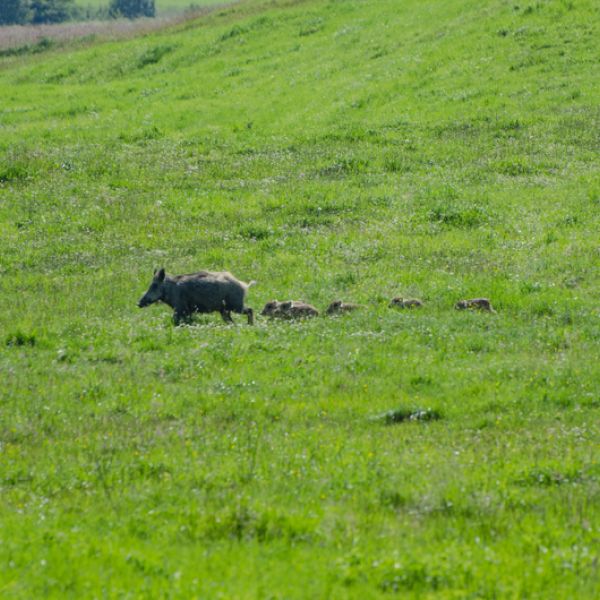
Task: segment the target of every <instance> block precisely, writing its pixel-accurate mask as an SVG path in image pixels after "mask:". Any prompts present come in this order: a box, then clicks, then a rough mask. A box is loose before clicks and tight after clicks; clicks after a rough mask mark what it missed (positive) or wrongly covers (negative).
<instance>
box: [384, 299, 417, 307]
mask: <svg viewBox="0 0 600 600" xmlns="http://www.w3.org/2000/svg"><path fill="white" fill-rule="evenodd" d="M392 306H394V307H396V308H421V307H422V306H423V301H422V300H419V299H418V298H400V297H397V298H392V301H391V302H390V307H392Z"/></svg>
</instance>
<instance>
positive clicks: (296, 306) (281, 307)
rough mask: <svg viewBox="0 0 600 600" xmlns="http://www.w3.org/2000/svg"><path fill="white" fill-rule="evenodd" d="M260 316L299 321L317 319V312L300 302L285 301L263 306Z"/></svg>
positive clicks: (268, 303)
mask: <svg viewBox="0 0 600 600" xmlns="http://www.w3.org/2000/svg"><path fill="white" fill-rule="evenodd" d="M260 314H261V315H263V316H265V317H271V318H277V319H299V318H305V317H317V316H318V315H319V311H318V310H317V309H316V308H315V307H314V306H312V305H310V304H306V302H300V301H299V300H287V301H285V302H278V301H277V300H271V301H270V302H267V303H266V304H265V307H264V308H263V310H262V312H261V313H260Z"/></svg>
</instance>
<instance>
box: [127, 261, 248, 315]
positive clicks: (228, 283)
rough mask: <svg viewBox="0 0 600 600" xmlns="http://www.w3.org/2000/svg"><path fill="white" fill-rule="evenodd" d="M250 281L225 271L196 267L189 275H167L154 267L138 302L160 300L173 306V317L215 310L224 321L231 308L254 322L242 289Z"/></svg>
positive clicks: (142, 303) (143, 305)
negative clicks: (151, 276) (149, 281)
mask: <svg viewBox="0 0 600 600" xmlns="http://www.w3.org/2000/svg"><path fill="white" fill-rule="evenodd" d="M253 283H254V281H252V282H250V283H244V282H243V281H240V280H239V279H236V278H235V277H234V276H233V275H232V274H231V273H229V272H227V271H217V272H210V271H198V273H191V274H189V275H175V276H173V277H170V276H169V275H166V274H165V270H164V269H160V271H154V278H153V279H152V283H151V284H150V287H149V288H148V291H147V292H146V293H145V294H144V295H143V296H142V297H141V298H140V300H139V302H138V306H139V307H140V308H144V307H145V306H149V305H150V304H154V303H155V302H159V301H160V302H164V303H165V304H168V305H169V306H170V307H171V308H172V309H173V311H174V312H173V321H174V322H175V325H179V323H180V322H181V321H189V319H190V318H191V316H192V314H193V313H195V312H197V313H210V312H219V313H221V316H222V317H223V320H224V321H225V322H226V323H231V322H233V319H232V318H231V311H233V312H236V313H238V314H243V315H247V316H248V324H249V325H252V324H253V323H254V313H253V311H252V309H251V308H244V298H245V296H246V290H247V289H248V288H249V287H250V286H251V285H252V284H253Z"/></svg>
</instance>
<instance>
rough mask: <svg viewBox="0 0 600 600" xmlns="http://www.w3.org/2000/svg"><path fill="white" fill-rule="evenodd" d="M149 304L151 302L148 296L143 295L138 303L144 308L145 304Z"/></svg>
mask: <svg viewBox="0 0 600 600" xmlns="http://www.w3.org/2000/svg"><path fill="white" fill-rule="evenodd" d="M148 304H151V302H150V300H148V298H147V297H146V296H142V297H141V298H140V299H139V300H138V303H137V305H138V306H139V307H140V308H144V306H148Z"/></svg>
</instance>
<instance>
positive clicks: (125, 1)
mask: <svg viewBox="0 0 600 600" xmlns="http://www.w3.org/2000/svg"><path fill="white" fill-rule="evenodd" d="M155 14H156V11H155V7H154V0H110V4H109V5H108V8H107V9H99V10H98V11H97V12H96V13H93V12H92V13H90V11H89V9H88V10H87V11H86V10H85V9H81V8H80V7H78V6H76V5H75V0H0V25H25V24H39V23H61V22H62V21H69V20H73V19H85V18H86V17H87V18H90V17H91V18H98V17H101V16H106V15H108V16H110V17H113V18H118V17H126V18H128V19H135V18H137V17H154V16H155Z"/></svg>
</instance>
